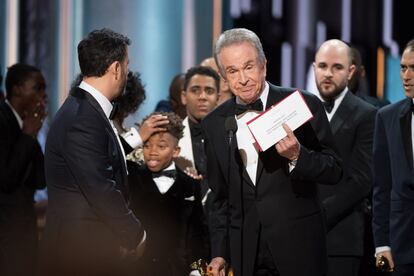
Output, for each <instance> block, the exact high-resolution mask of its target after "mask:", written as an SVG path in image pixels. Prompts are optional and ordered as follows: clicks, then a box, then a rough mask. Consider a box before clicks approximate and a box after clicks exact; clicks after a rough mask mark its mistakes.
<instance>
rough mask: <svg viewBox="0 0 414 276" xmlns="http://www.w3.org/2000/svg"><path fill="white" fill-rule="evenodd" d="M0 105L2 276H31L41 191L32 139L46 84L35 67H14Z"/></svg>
mask: <svg viewBox="0 0 414 276" xmlns="http://www.w3.org/2000/svg"><path fill="white" fill-rule="evenodd" d="M5 83H6V92H7V96H6V99H5V100H1V101H0V129H1V131H0V168H1V169H0V275H5V276H8V275H10V276H12V275H33V274H34V272H35V264H36V258H37V255H36V253H37V241H38V235H37V228H36V215H35V210H34V199H33V196H34V193H35V191H36V189H42V188H44V187H45V184H46V183H45V176H44V160H43V153H42V150H41V147H40V145H39V142H38V141H37V139H36V136H37V134H38V132H39V130H40V128H41V127H42V124H43V120H44V118H45V116H46V104H47V96H46V93H45V89H46V82H45V79H44V77H43V75H42V73H41V72H40V70H39V69H38V68H37V67H34V66H31V65H27V64H21V63H18V64H15V65H12V66H11V67H9V68H8V71H7V75H6V81H5Z"/></svg>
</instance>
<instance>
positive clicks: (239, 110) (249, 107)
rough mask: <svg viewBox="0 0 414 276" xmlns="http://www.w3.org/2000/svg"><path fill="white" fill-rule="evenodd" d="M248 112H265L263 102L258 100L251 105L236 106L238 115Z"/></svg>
mask: <svg viewBox="0 0 414 276" xmlns="http://www.w3.org/2000/svg"><path fill="white" fill-rule="evenodd" d="M246 111H260V112H261V111H263V103H262V100H261V99H257V100H256V101H255V102H254V103H251V104H236V115H240V114H243V113H244V112H246Z"/></svg>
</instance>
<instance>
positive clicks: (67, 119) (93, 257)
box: [43, 88, 143, 274]
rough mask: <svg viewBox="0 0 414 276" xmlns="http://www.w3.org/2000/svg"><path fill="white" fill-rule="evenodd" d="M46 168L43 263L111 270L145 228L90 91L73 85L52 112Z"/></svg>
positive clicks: (116, 145)
mask: <svg viewBox="0 0 414 276" xmlns="http://www.w3.org/2000/svg"><path fill="white" fill-rule="evenodd" d="M45 167H46V181H47V187H48V192H49V205H48V210H47V214H46V228H45V233H44V248H43V250H44V251H43V253H44V254H45V256H46V258H45V259H44V262H46V265H55V266H57V267H54V268H53V269H57V270H58V272H62V270H63V269H65V270H66V271H65V272H68V271H67V269H68V267H66V265H67V266H69V267H70V268H71V269H78V270H80V271H81V273H85V271H87V272H90V271H92V272H90V274H92V273H94V269H110V268H109V266H110V265H112V264H114V263H115V261H116V260H118V259H119V257H120V254H119V247H120V246H123V247H125V248H128V249H133V248H135V247H136V246H137V244H138V243H139V242H140V241H141V239H142V237H143V228H142V227H141V223H140V222H139V221H138V220H137V219H136V217H135V216H134V214H133V213H132V211H131V210H130V209H129V207H128V198H129V193H128V186H127V181H128V179H127V171H126V165H125V162H124V161H123V159H122V151H121V149H120V146H119V143H118V141H117V138H116V136H115V134H114V131H113V129H112V127H111V125H110V123H109V121H108V119H107V117H106V116H105V114H104V112H103V110H102V108H101V107H100V106H99V104H98V102H97V101H96V100H95V99H94V98H93V97H92V96H91V95H90V94H89V93H88V92H86V91H84V90H82V89H80V88H75V89H74V90H73V91H72V92H71V94H70V95H69V97H68V98H67V99H66V101H65V103H64V104H63V106H62V107H61V108H60V110H59V111H58V112H57V114H56V115H55V118H54V121H53V123H52V124H51V127H50V130H49V135H48V137H47V142H46V153H45ZM86 262H87V263H86ZM106 266H108V267H106ZM72 272H73V271H72ZM73 273H75V272H73ZM76 273H77V271H76Z"/></svg>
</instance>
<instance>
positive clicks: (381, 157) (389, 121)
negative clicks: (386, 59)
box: [372, 40, 414, 276]
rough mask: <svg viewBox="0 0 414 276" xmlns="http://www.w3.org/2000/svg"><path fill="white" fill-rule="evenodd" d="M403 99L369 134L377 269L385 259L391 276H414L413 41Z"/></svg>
mask: <svg viewBox="0 0 414 276" xmlns="http://www.w3.org/2000/svg"><path fill="white" fill-rule="evenodd" d="M400 76H401V80H402V84H403V88H404V92H405V96H406V97H407V98H406V99H404V100H401V101H399V102H396V103H393V104H391V105H388V106H386V107H383V108H381V109H380V110H379V111H378V114H377V118H376V123H375V132H374V189H373V197H372V204H373V221H372V228H373V233H374V243H375V247H376V257H377V264H378V259H379V257H380V256H384V257H385V258H386V259H387V260H388V261H389V264H390V266H391V268H393V267H394V270H395V272H394V273H393V275H398V276H401V275H404V276H408V275H414V239H413V233H414V168H413V163H414V162H413V140H414V135H413V131H414V127H413V122H414V120H413V116H414V115H413V110H414V108H413V106H414V100H413V98H414V40H411V41H409V42H408V44H407V45H406V47H405V49H404V52H403V54H402V57H401V71H400Z"/></svg>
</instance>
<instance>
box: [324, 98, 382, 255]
mask: <svg viewBox="0 0 414 276" xmlns="http://www.w3.org/2000/svg"><path fill="white" fill-rule="evenodd" d="M375 114H376V108H375V107H374V106H372V105H370V104H368V103H366V102H364V101H363V100H362V99H360V98H359V97H357V96H354V95H353V94H352V93H351V92H347V93H346V95H345V97H344V98H343V100H342V102H341V104H340V105H339V107H338V109H337V110H336V112H335V114H334V116H333V117H332V120H331V121H330V125H331V129H332V133H333V135H334V140H335V144H336V147H337V149H338V150H339V153H340V157H341V158H342V161H343V169H344V175H343V178H342V179H341V181H340V182H339V183H338V184H336V185H333V186H327V185H319V190H320V196H321V200H322V205H323V207H324V210H325V214H326V217H327V226H328V255H342V256H362V254H363V245H364V227H365V226H364V204H363V200H364V199H365V198H367V197H368V196H369V195H370V192H371V186H372V140H373V134H374V123H375Z"/></svg>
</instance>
